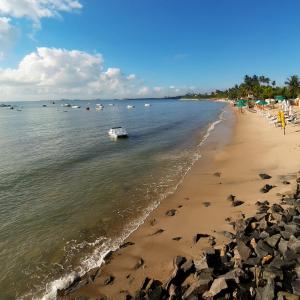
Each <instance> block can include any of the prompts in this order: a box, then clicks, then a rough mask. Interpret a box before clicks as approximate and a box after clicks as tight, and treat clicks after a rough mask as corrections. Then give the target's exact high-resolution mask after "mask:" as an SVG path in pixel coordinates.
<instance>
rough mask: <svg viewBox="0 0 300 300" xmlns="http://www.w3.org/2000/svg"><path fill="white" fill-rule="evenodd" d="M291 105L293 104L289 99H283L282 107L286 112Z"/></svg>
mask: <svg viewBox="0 0 300 300" xmlns="http://www.w3.org/2000/svg"><path fill="white" fill-rule="evenodd" d="M290 106H291V104H290V101H289V100H287V99H284V100H283V101H282V104H281V107H282V110H283V111H284V113H288V111H289V108H290Z"/></svg>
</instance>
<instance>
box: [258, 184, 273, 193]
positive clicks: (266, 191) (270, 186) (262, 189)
mask: <svg viewBox="0 0 300 300" xmlns="http://www.w3.org/2000/svg"><path fill="white" fill-rule="evenodd" d="M272 188H273V186H272V185H270V184H266V185H265V186H264V187H263V188H261V189H260V191H261V192H262V193H268V192H269V191H270V190H271V189H272Z"/></svg>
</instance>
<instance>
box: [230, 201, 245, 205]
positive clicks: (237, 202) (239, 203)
mask: <svg viewBox="0 0 300 300" xmlns="http://www.w3.org/2000/svg"><path fill="white" fill-rule="evenodd" d="M242 204H244V201H241V200H234V201H232V206H240V205H242Z"/></svg>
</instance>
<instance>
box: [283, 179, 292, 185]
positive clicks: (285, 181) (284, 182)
mask: <svg viewBox="0 0 300 300" xmlns="http://www.w3.org/2000/svg"><path fill="white" fill-rule="evenodd" d="M282 183H283V184H285V185H287V184H290V182H289V181H287V180H284V181H282Z"/></svg>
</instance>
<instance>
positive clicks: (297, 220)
mask: <svg viewBox="0 0 300 300" xmlns="http://www.w3.org/2000/svg"><path fill="white" fill-rule="evenodd" d="M293 222H294V223H296V224H298V225H300V216H294V217H293Z"/></svg>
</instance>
